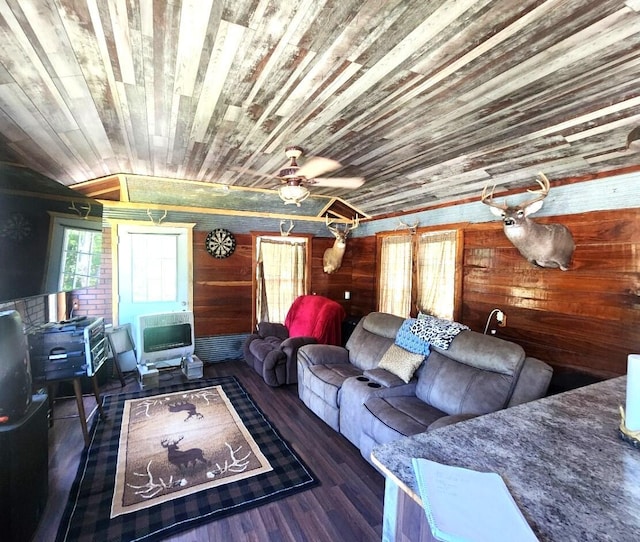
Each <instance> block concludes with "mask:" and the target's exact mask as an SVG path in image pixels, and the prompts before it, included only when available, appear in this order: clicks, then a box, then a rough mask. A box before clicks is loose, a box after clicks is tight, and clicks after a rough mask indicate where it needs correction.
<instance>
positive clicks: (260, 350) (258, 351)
mask: <svg viewBox="0 0 640 542" xmlns="http://www.w3.org/2000/svg"><path fill="white" fill-rule="evenodd" d="M281 343H282V339H281V338H280V337H273V336H271V337H265V338H264V339H262V340H258V341H252V342H251V343H250V344H249V352H251V353H252V354H253V355H254V356H255V357H256V358H258V359H259V360H263V359H264V358H266V357H267V354H269V352H271V351H272V350H276V349H279V348H280V344H281Z"/></svg>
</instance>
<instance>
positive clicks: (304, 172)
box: [244, 146, 364, 207]
mask: <svg viewBox="0 0 640 542" xmlns="http://www.w3.org/2000/svg"><path fill="white" fill-rule="evenodd" d="M303 152H304V150H303V149H302V147H298V146H291V147H287V148H286V149H285V154H286V156H287V158H289V164H288V165H287V166H286V167H284V168H283V169H281V170H280V171H279V172H278V174H277V175H264V174H262V173H258V172H251V171H249V172H250V173H253V174H254V175H256V174H257V175H260V176H263V177H269V178H273V177H275V178H276V179H279V180H280V187H279V188H278V194H279V196H280V199H282V201H284V203H285V205H289V204H295V205H297V206H298V207H300V203H301V202H303V201H304V200H305V199H307V198H308V197H309V188H308V187H310V186H327V187H332V188H358V187H359V186H362V184H363V183H364V178H362V177H320V175H323V174H325V173H329V172H330V171H335V170H336V169H338V168H340V167H341V164H340V162H337V161H335V160H331V159H330V158H323V157H321V156H314V157H311V158H309V159H308V160H307V161H306V162H305V163H304V164H303V165H302V166H299V165H298V158H300V156H301V155H302V154H303ZM244 171H245V172H246V171H247V170H244Z"/></svg>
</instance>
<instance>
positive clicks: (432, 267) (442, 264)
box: [416, 231, 457, 320]
mask: <svg viewBox="0 0 640 542" xmlns="http://www.w3.org/2000/svg"><path fill="white" fill-rule="evenodd" d="M417 243H418V247H417V249H418V258H417V266H416V271H417V278H418V280H417V282H418V287H417V290H416V293H417V303H416V305H417V306H418V309H419V310H421V311H422V312H426V313H428V314H431V315H433V316H437V317H438V318H446V319H448V320H453V314H454V301H455V287H456V281H455V278H456V251H457V249H456V232H455V231H443V232H431V233H423V234H420V235H418V240H417Z"/></svg>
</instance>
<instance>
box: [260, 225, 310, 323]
mask: <svg viewBox="0 0 640 542" xmlns="http://www.w3.org/2000/svg"><path fill="white" fill-rule="evenodd" d="M255 242H256V252H255V253H256V262H255V273H254V277H255V280H256V287H255V292H256V295H255V310H256V321H257V322H277V323H284V320H285V317H286V316H287V312H288V311H289V308H290V307H291V304H292V303H293V301H294V300H295V299H296V298H297V297H299V296H301V295H304V294H306V293H308V288H309V284H308V283H309V279H308V277H309V276H310V273H309V269H308V266H309V255H308V250H309V241H308V239H307V238H304V237H275V236H273V237H270V236H257V237H256V238H255Z"/></svg>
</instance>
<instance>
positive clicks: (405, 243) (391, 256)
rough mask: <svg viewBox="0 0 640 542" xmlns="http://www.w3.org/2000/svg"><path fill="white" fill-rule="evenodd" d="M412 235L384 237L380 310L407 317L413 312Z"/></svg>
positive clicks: (381, 256)
mask: <svg viewBox="0 0 640 542" xmlns="http://www.w3.org/2000/svg"><path fill="white" fill-rule="evenodd" d="M411 245H412V243H411V235H409V234H402V235H389V236H385V237H383V238H382V245H381V247H380V273H379V274H378V276H379V277H380V280H379V292H378V294H379V295H378V299H379V302H378V310H380V311H381V312H388V313H391V314H397V315H398V316H403V317H407V316H409V313H410V312H411Z"/></svg>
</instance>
